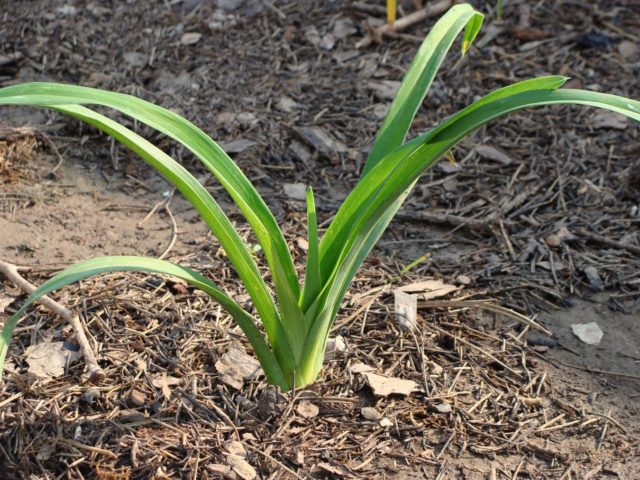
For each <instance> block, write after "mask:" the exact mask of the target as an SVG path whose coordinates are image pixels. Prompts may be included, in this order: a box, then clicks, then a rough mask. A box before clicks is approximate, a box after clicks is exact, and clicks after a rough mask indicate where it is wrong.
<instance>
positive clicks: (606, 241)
mask: <svg viewBox="0 0 640 480" xmlns="http://www.w3.org/2000/svg"><path fill="white" fill-rule="evenodd" d="M576 233H577V234H578V235H579V236H581V237H583V238H586V239H587V240H591V241H593V242H598V243H602V244H603V245H607V246H608V247H613V248H619V249H620V250H627V251H628V252H630V253H635V254H636V255H640V247H638V246H636V245H629V244H626V243H622V242H619V241H617V240H614V239H612V238H609V237H605V236H603V235H598V234H597V233H591V232H589V231H587V230H585V229H584V228H579V229H577V230H576Z"/></svg>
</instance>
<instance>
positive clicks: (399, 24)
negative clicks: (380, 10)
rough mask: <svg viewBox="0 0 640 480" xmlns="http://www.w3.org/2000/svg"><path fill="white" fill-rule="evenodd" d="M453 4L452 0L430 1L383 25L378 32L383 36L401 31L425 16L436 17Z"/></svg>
mask: <svg viewBox="0 0 640 480" xmlns="http://www.w3.org/2000/svg"><path fill="white" fill-rule="evenodd" d="M450 6H451V0H440V1H439V2H436V3H429V5H427V6H425V7H424V8H422V9H420V10H418V11H415V12H413V13H410V14H408V15H405V16H404V17H402V18H399V19H398V20H396V21H395V22H393V23H392V24H389V25H382V26H380V27H378V28H377V29H376V34H378V35H380V36H382V35H386V34H387V32H401V31H402V30H406V29H407V28H409V27H410V26H411V25H414V24H416V23H418V22H421V21H422V20H424V19H425V18H429V17H436V16H438V15H440V14H441V13H444V12H446V11H447V10H448V9H449V7H450Z"/></svg>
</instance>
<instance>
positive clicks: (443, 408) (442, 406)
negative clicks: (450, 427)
mask: <svg viewBox="0 0 640 480" xmlns="http://www.w3.org/2000/svg"><path fill="white" fill-rule="evenodd" d="M433 408H434V409H435V410H436V412H438V413H451V410H452V408H451V405H449V404H448V403H439V404H438V405H436V406H435V407H433Z"/></svg>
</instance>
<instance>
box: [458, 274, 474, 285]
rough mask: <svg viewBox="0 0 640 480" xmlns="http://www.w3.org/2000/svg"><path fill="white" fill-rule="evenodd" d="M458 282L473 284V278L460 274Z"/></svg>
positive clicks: (459, 283)
mask: <svg viewBox="0 0 640 480" xmlns="http://www.w3.org/2000/svg"><path fill="white" fill-rule="evenodd" d="M456 283H457V284H458V285H470V284H471V278H470V277H468V276H467V275H458V276H457V277H456Z"/></svg>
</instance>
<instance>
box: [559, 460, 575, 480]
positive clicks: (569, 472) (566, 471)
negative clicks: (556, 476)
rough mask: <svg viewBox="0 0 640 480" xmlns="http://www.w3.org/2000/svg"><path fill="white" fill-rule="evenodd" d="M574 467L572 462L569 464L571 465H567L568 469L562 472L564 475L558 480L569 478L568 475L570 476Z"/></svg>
mask: <svg viewBox="0 0 640 480" xmlns="http://www.w3.org/2000/svg"><path fill="white" fill-rule="evenodd" d="M574 466H575V464H574V463H573V462H571V464H570V465H569V467H568V468H567V469H566V470H565V471H564V473H563V474H562V476H561V477H560V480H565V479H567V478H570V477H569V475H571V472H572V471H573V467H574Z"/></svg>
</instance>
